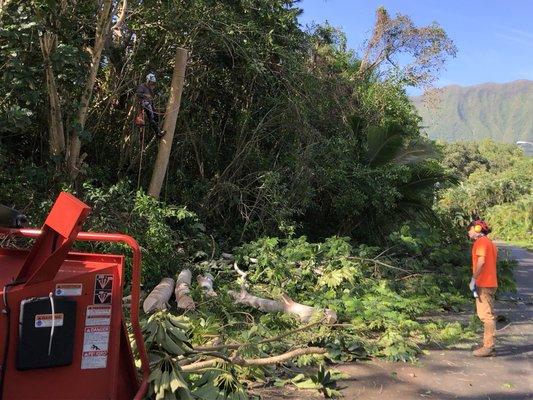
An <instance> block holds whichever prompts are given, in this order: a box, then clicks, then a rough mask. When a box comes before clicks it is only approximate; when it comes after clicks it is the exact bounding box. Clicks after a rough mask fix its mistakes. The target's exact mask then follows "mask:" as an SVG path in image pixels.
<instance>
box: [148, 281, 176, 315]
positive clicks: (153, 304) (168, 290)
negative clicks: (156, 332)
mask: <svg viewBox="0 0 533 400" xmlns="http://www.w3.org/2000/svg"><path fill="white" fill-rule="evenodd" d="M173 289H174V279H172V278H163V279H162V280H161V282H159V284H158V285H157V286H156V287H155V288H154V290H152V291H151V292H150V294H149V295H148V297H146V300H144V303H143V310H144V312H145V313H147V314H148V313H150V312H152V311H156V310H166V309H167V308H168V302H169V300H170V296H172V290H173Z"/></svg>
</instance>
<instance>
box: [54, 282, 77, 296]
mask: <svg viewBox="0 0 533 400" xmlns="http://www.w3.org/2000/svg"><path fill="white" fill-rule="evenodd" d="M82 292H83V285H82V284H81V283H58V284H57V285H56V291H55V295H56V296H81V295H82Z"/></svg>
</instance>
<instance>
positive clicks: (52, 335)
mask: <svg viewBox="0 0 533 400" xmlns="http://www.w3.org/2000/svg"><path fill="white" fill-rule="evenodd" d="M48 298H49V299H50V305H51V306H52V329H50V341H49V342H48V356H50V354H51V353H52V339H53V338H54V328H55V326H56V312H55V307H54V294H53V293H52V292H50V294H49V295H48Z"/></svg>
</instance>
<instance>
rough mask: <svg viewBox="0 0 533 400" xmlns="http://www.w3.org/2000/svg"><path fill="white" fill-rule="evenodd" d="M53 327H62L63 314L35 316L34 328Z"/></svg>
mask: <svg viewBox="0 0 533 400" xmlns="http://www.w3.org/2000/svg"><path fill="white" fill-rule="evenodd" d="M52 325H54V326H63V314H62V313H61V314H60V313H55V314H37V315H36V316H35V327H36V328H51V327H52Z"/></svg>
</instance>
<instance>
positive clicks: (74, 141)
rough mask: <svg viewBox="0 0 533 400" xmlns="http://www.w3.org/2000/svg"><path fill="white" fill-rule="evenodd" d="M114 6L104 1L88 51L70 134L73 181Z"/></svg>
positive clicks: (79, 164) (81, 158)
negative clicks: (84, 78)
mask: <svg viewBox="0 0 533 400" xmlns="http://www.w3.org/2000/svg"><path fill="white" fill-rule="evenodd" d="M112 5H113V1H112V0H104V2H103V4H102V6H101V7H100V11H99V14H98V22H97V24H96V35H95V38H94V45H93V47H92V48H91V49H88V51H89V53H90V56H91V63H90V66H89V74H88V76H87V81H86V82H85V87H84V89H83V92H82V95H81V99H80V107H79V109H78V115H77V119H76V126H75V127H74V129H73V130H72V132H71V134H70V149H69V154H68V158H67V166H68V171H69V175H70V178H71V179H75V178H76V177H77V176H78V174H79V168H80V166H81V164H82V162H83V159H84V157H83V156H81V157H80V151H81V140H80V135H79V133H80V132H81V131H83V129H84V128H85V121H86V120H87V113H88V111H89V102H90V101H91V96H92V93H93V88H94V83H95V81H96V74H97V73H98V68H99V67H100V59H101V57H102V50H103V48H104V43H105V39H106V37H107V35H108V33H109V31H110V25H111V9H112Z"/></svg>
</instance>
